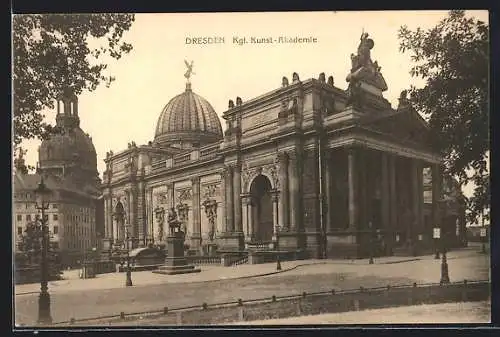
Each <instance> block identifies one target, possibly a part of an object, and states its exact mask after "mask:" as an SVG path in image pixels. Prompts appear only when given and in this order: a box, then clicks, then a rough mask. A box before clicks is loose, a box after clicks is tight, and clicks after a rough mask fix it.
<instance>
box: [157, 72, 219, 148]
mask: <svg viewBox="0 0 500 337" xmlns="http://www.w3.org/2000/svg"><path fill="white" fill-rule="evenodd" d="M222 137H223V134H222V126H221V123H220V120H219V117H218V116H217V114H216V112H215V110H214V108H213V107H212V106H211V105H210V103H209V102H208V101H207V100H206V99H204V98H203V97H201V96H200V95H198V94H196V93H194V92H193V90H192V89H191V83H189V82H188V83H187V84H186V90H185V91H184V92H183V93H181V94H179V95H177V96H175V97H174V98H172V99H171V100H170V101H169V102H168V103H167V105H166V106H165V107H164V108H163V110H162V112H161V114H160V117H159V118H158V122H157V124H156V132H155V138H154V142H155V143H156V144H158V145H160V146H176V147H181V148H190V147H198V146H203V145H206V144H209V143H213V142H216V141H219V140H221V139H222Z"/></svg>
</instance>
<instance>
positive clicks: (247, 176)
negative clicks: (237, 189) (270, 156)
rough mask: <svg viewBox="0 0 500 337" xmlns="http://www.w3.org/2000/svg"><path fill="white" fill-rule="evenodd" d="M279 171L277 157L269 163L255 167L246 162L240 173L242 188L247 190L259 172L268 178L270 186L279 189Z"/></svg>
mask: <svg viewBox="0 0 500 337" xmlns="http://www.w3.org/2000/svg"><path fill="white" fill-rule="evenodd" d="M279 171H280V161H279V159H278V157H276V158H275V160H274V162H273V163H271V164H266V165H261V166H257V167H250V165H249V164H248V163H247V164H246V167H245V169H244V170H243V174H242V175H241V179H242V187H243V190H244V191H248V189H249V188H250V184H251V182H252V181H253V179H254V178H255V177H256V176H258V175H260V174H262V175H265V176H266V177H268V178H269V179H270V182H271V187H272V188H273V189H279V188H280V182H279Z"/></svg>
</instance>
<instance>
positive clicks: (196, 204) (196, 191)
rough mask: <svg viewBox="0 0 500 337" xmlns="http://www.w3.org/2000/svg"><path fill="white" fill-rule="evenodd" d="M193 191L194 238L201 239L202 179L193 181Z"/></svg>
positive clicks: (197, 178)
mask: <svg viewBox="0 0 500 337" xmlns="http://www.w3.org/2000/svg"><path fill="white" fill-rule="evenodd" d="M191 183H192V189H193V229H192V232H191V233H192V235H191V236H192V238H201V214H200V178H199V177H194V178H193V179H191Z"/></svg>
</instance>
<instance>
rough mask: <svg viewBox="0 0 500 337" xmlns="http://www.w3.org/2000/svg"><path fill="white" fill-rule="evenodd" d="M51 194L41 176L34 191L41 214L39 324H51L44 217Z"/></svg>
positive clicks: (47, 238) (45, 222) (46, 238)
mask: <svg viewBox="0 0 500 337" xmlns="http://www.w3.org/2000/svg"><path fill="white" fill-rule="evenodd" d="M51 194H52V191H51V190H50V189H49V188H48V187H47V186H46V185H45V182H44V181H43V175H40V183H39V184H38V187H37V188H36V189H35V196H36V208H37V209H38V210H40V211H41V213H42V218H41V219H40V223H41V227H42V261H41V264H40V268H41V272H40V274H41V279H40V296H39V297H38V323H39V324H50V323H52V317H51V315H50V295H49V292H48V289H49V288H48V278H49V270H48V269H49V268H48V261H47V250H48V246H49V236H48V224H47V218H46V217H45V210H46V209H48V208H49V202H48V199H49V197H50V195H51Z"/></svg>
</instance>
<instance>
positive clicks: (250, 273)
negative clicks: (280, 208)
mask: <svg viewBox="0 0 500 337" xmlns="http://www.w3.org/2000/svg"><path fill="white" fill-rule="evenodd" d="M472 254H474V255H477V253H476V252H475V251H471V250H470V249H464V250H460V251H453V252H450V253H449V254H448V259H449V260H450V259H455V258H463V257H467V256H471V255H472ZM431 259H434V255H427V256H419V257H405V256H402V257H398V256H390V257H381V258H376V259H374V265H371V266H373V267H374V268H373V269H380V268H377V267H376V265H395V266H394V267H396V266H397V264H399V263H411V262H416V261H421V260H431ZM314 265H328V267H327V269H332V268H333V269H335V270H337V271H342V270H343V269H348V270H352V268H349V267H348V266H351V267H355V266H363V265H366V266H368V265H369V264H368V259H362V260H332V259H327V260H314V259H311V260H301V261H283V262H281V266H282V270H281V271H277V270H276V263H274V262H273V263H265V264H255V265H239V266H235V267H221V266H201V267H200V268H201V272H200V273H195V274H180V275H161V274H155V273H152V272H151V271H140V272H133V273H132V282H133V284H134V287H141V286H148V285H158V284H168V283H199V282H210V281H218V280H228V279H241V278H250V277H257V276H267V275H273V274H277V273H284V272H290V271H292V270H296V269H297V268H298V267H301V266H314ZM342 265H344V266H345V267H346V268H342ZM335 266H337V267H335ZM324 267H326V266H324ZM380 267H382V266H380ZM398 267H399V266H398ZM309 269H310V268H305V270H304V271H306V270H308V272H310V271H309ZM315 269H316V268H315ZM319 269H320V270H322V269H323V267H322V268H319ZM356 269H358V268H356ZM373 271H375V270H373ZM297 272H299V271H297ZM64 275H65V277H66V278H67V279H65V280H60V281H51V282H49V290H50V293H60V292H68V291H85V290H94V289H115V288H123V287H124V282H125V273H109V274H100V275H97V276H96V278H91V279H79V278H77V275H78V273H77V271H76V270H71V271H65V272H64ZM39 289H40V285H39V284H38V283H32V284H22V285H16V286H15V294H16V295H25V294H33V293H38V292H39Z"/></svg>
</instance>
